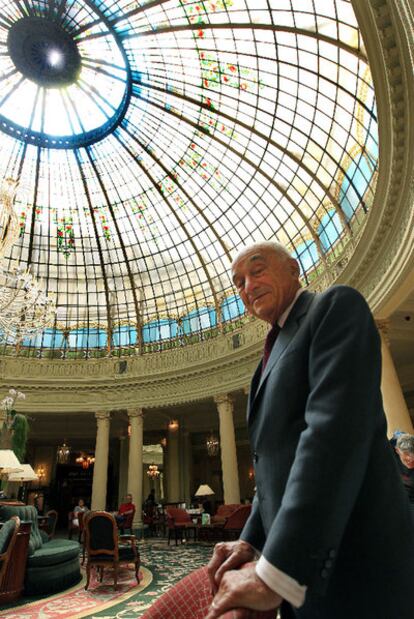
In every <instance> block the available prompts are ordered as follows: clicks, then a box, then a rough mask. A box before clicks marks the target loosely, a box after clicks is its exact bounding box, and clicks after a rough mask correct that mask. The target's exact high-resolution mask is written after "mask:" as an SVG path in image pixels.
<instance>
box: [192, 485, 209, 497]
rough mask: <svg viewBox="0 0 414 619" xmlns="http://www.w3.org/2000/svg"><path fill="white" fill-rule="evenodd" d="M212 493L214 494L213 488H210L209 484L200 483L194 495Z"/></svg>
mask: <svg viewBox="0 0 414 619" xmlns="http://www.w3.org/2000/svg"><path fill="white" fill-rule="evenodd" d="M212 494H214V490H212V489H211V488H210V486H208V485H207V484H201V486H199V487H198V489H197V492H196V493H195V495H194V496H211V495H212Z"/></svg>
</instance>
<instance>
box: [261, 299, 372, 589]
mask: <svg viewBox="0 0 414 619" xmlns="http://www.w3.org/2000/svg"><path fill="white" fill-rule="evenodd" d="M310 331H311V333H310V346H309V359H308V368H309V369H308V387H309V395H308V398H307V402H306V410H305V422H306V426H305V429H304V430H303V431H302V433H301V435H300V438H299V442H298V446H297V449H296V454H295V458H294V461H293V465H292V467H291V469H290V474H289V477H288V481H287V484H286V488H285V492H284V495H283V500H282V503H281V507H280V509H279V511H278V513H277V515H276V517H275V519H274V521H273V523H272V526H271V528H270V531H269V534H268V536H267V539H266V543H265V544H264V546H263V549H262V552H263V555H264V557H265V558H266V559H267V560H268V561H269V562H270V563H271V564H272V565H274V566H276V567H277V568H278V569H279V570H282V571H283V572H285V573H286V574H289V576H291V577H292V578H294V579H296V580H297V582H299V583H300V584H303V585H306V586H308V587H313V590H314V591H315V592H317V593H323V591H324V590H325V588H326V586H327V583H328V578H329V574H328V572H329V569H325V570H324V569H323V565H326V566H327V567H330V566H331V564H332V563H334V560H335V555H336V553H337V550H338V547H339V545H340V542H341V539H342V536H343V534H344V530H345V528H346V526H347V523H348V521H349V518H350V515H351V512H352V510H353V508H354V506H355V502H356V499H357V496H358V493H359V491H360V488H361V485H362V482H363V479H364V475H365V471H366V467H367V462H368V458H369V451H370V444H371V441H372V438H373V435H374V432H375V430H376V428H377V427H378V424H379V422H380V415H381V411H382V403H381V396H380V376H381V353H380V341H379V336H378V332H377V329H376V326H375V323H374V320H373V317H372V315H371V312H370V310H369V308H368V306H367V304H366V302H365V300H364V299H363V297H362V296H361V295H360V294H359V293H358V292H357V291H355V290H353V289H351V288H346V287H337V288H333V289H331V290H330V291H328V292H327V293H325V294H324V295H323V299H322V300H321V301H320V302H319V303H318V305H317V307H316V309H315V311H314V312H313V316H312V319H311V322H310ZM298 388H300V385H298ZM323 561H325V563H323ZM321 567H322V569H321ZM329 573H330V572H329Z"/></svg>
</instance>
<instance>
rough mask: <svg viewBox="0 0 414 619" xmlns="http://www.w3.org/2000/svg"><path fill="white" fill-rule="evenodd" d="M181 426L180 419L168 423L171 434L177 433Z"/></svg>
mask: <svg viewBox="0 0 414 619" xmlns="http://www.w3.org/2000/svg"><path fill="white" fill-rule="evenodd" d="M179 427H180V424H179V423H178V419H170V421H169V423H168V429H169V431H170V432H177V430H178V428H179Z"/></svg>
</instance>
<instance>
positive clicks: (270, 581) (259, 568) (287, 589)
mask: <svg viewBox="0 0 414 619" xmlns="http://www.w3.org/2000/svg"><path fill="white" fill-rule="evenodd" d="M256 574H257V575H258V576H259V578H261V579H262V580H263V582H264V583H265V584H266V585H267V586H268V587H269V588H270V589H272V590H273V591H274V592H275V593H277V594H278V595H280V596H281V597H282V598H283V599H284V600H286V601H287V602H289V603H290V604H292V606H294V607H295V608H299V607H300V606H302V605H303V604H304V602H305V594H306V589H307V587H306V586H305V585H300V584H299V583H298V582H297V581H296V580H295V579H294V578H292V577H291V576H288V575H287V574H285V573H284V572H282V571H281V570H278V569H277V567H275V566H274V565H272V564H271V563H269V561H268V560H267V559H265V558H264V556H263V555H262V556H261V557H260V559H259V560H258V562H257V564H256Z"/></svg>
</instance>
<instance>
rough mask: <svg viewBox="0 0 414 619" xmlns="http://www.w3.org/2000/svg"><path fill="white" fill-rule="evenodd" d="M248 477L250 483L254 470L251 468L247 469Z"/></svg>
mask: <svg viewBox="0 0 414 619" xmlns="http://www.w3.org/2000/svg"><path fill="white" fill-rule="evenodd" d="M248 476H249V479H250V481H252V480H253V479H254V468H253V467H252V466H251V467H250V468H249V473H248Z"/></svg>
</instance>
